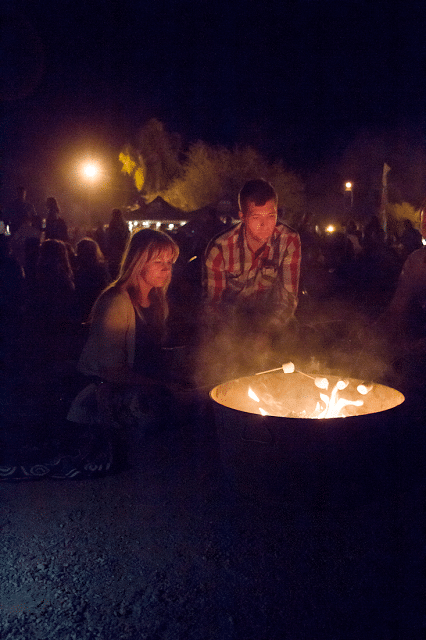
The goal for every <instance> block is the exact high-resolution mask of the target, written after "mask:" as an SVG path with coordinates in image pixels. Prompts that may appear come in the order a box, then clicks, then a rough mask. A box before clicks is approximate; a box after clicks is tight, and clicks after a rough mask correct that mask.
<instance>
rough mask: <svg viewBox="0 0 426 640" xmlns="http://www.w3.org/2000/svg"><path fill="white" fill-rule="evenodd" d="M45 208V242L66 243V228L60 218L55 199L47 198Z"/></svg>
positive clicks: (67, 239)
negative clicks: (57, 241) (59, 241)
mask: <svg viewBox="0 0 426 640" xmlns="http://www.w3.org/2000/svg"><path fill="white" fill-rule="evenodd" d="M46 207H47V212H46V229H45V232H44V237H45V240H62V242H68V241H69V238H68V227H67V225H66V222H65V220H64V219H63V218H61V217H60V211H59V207H58V203H57V202H56V198H52V197H51V198H47V200H46Z"/></svg>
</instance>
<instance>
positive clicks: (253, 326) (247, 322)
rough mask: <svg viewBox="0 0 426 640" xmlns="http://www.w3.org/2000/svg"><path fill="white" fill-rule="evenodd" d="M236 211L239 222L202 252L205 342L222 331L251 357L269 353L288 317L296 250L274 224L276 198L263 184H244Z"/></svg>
mask: <svg viewBox="0 0 426 640" xmlns="http://www.w3.org/2000/svg"><path fill="white" fill-rule="evenodd" d="M238 206H239V218H240V222H239V223H238V224H236V225H235V226H233V227H232V228H231V229H230V230H228V231H226V232H225V233H223V234H221V235H220V236H217V237H216V238H214V239H213V240H212V241H211V242H210V244H209V246H208V247H207V250H206V254H205V273H204V275H205V277H204V293H205V303H206V304H205V311H206V314H205V318H206V323H207V329H208V335H209V340H210V341H214V340H215V336H218V335H219V334H220V333H221V332H222V331H223V330H224V328H225V330H227V331H228V335H229V331H231V333H232V334H233V340H234V341H235V340H236V341H237V345H238V346H240V345H241V344H242V343H243V342H244V343H245V344H246V346H247V345H251V347H250V348H251V350H252V355H254V354H253V351H257V352H258V353H260V352H262V353H266V352H267V351H270V350H271V349H273V348H274V346H273V343H274V341H275V340H276V339H277V338H278V339H280V338H282V334H283V329H284V328H285V327H286V325H287V324H288V321H289V320H290V318H292V317H293V316H294V313H295V311H296V307H297V301H298V287H299V274H300V259H301V245H300V238H299V235H298V233H296V232H295V231H293V230H292V229H291V228H290V227H288V226H287V225H285V224H283V223H282V222H280V221H278V197H277V194H276V191H275V189H274V188H273V186H272V185H271V184H270V183H269V182H266V181H265V180H260V179H257V180H250V181H249V182H247V183H246V184H245V185H244V187H243V188H242V189H241V191H240V193H239V196H238ZM231 326H232V328H231V329H230V327H231ZM222 335H223V334H222ZM222 342H223V341H222Z"/></svg>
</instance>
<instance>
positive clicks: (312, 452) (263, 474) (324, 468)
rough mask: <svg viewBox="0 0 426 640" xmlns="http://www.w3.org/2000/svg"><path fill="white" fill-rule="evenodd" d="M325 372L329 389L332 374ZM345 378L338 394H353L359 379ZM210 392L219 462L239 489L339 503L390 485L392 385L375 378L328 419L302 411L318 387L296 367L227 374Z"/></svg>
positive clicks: (397, 404) (397, 399) (396, 415)
mask: <svg viewBox="0 0 426 640" xmlns="http://www.w3.org/2000/svg"><path fill="white" fill-rule="evenodd" d="M327 378H328V380H329V381H330V388H332V387H333V385H335V383H337V382H338V380H339V378H337V377H335V376H327ZM348 383H349V384H348V386H347V388H345V390H344V391H343V392H342V395H344V396H345V398H347V399H350V400H354V401H356V400H359V399H360V397H361V396H360V394H359V392H358V391H357V387H358V385H360V384H362V383H363V381H362V380H355V379H350V380H348ZM250 389H251V391H252V392H254V393H252V395H253V397H254V399H253V397H250V396H249V390H250ZM210 397H211V399H212V400H213V407H214V412H215V420H216V428H217V434H218V440H219V447H220V455H221V461H222V464H223V467H224V470H225V473H226V475H227V477H228V479H230V480H231V482H232V484H233V486H234V487H235V488H236V490H237V491H238V492H240V493H242V494H245V495H248V496H252V497H256V498H260V499H264V500H273V501H277V500H278V501H280V500H282V499H285V500H289V499H290V500H294V499H295V500H297V501H302V502H309V503H315V504H325V505H326V504H328V503H333V504H336V503H339V504H343V505H344V504H346V503H348V502H350V501H351V500H352V499H354V498H359V497H361V496H362V497H368V496H370V495H371V496H373V495H376V493H377V491H378V490H380V491H382V490H384V491H387V490H388V489H391V488H392V486H393V483H394V481H395V469H396V467H397V465H398V443H399V442H400V438H401V437H403V431H404V420H403V411H402V407H403V403H404V399H405V398H404V396H403V395H402V393H400V392H399V391H397V390H396V389H392V388H390V387H386V386H384V385H380V384H374V385H373V386H372V388H371V390H370V392H369V393H368V394H367V395H366V396H363V397H362V399H363V401H364V404H363V405H362V406H354V405H350V406H347V407H345V409H344V412H345V413H346V414H347V416H346V417H336V418H327V419H312V418H308V417H301V416H305V415H310V414H312V413H315V408H316V406H317V402H318V401H319V400H320V390H319V389H318V388H316V387H315V384H314V382H313V380H311V379H310V378H307V377H306V376H305V375H302V374H300V373H297V372H296V373H292V374H291V375H285V374H284V373H283V372H280V373H274V374H266V375H262V376H256V375H255V376H248V377H244V378H239V379H236V380H231V381H229V382H226V383H223V384H220V385H218V386H216V387H215V388H214V389H212V391H211V392H210ZM260 411H262V412H267V413H268V414H269V415H261V413H260Z"/></svg>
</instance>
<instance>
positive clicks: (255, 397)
mask: <svg viewBox="0 0 426 640" xmlns="http://www.w3.org/2000/svg"><path fill="white" fill-rule="evenodd" d="M248 397H249V398H251V399H252V400H254V401H255V402H260V400H259V398H258V397H257V395H256V394H255V392H254V391H253V389H252V388H251V387H249V390H248Z"/></svg>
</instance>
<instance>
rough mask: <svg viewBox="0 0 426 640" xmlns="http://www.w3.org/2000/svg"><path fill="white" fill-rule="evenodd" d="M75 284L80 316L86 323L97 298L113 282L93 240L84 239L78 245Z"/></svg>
mask: <svg viewBox="0 0 426 640" xmlns="http://www.w3.org/2000/svg"><path fill="white" fill-rule="evenodd" d="M74 282H75V293H76V303H77V307H78V314H79V317H80V319H81V321H82V322H85V321H86V320H87V318H88V316H89V313H90V311H91V309H92V306H93V304H94V303H95V301H96V299H97V297H98V296H99V294H100V293H101V292H102V291H103V290H104V289H105V287H106V286H107V285H109V283H110V282H111V276H110V274H109V270H108V265H107V263H106V261H105V258H104V256H103V253H102V251H101V249H100V247H99V245H98V243H97V242H96V241H95V240H93V239H92V238H83V239H82V240H80V242H79V243H78V244H77V247H76V268H75V272H74Z"/></svg>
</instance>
